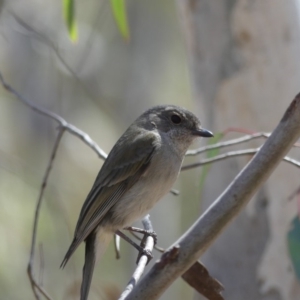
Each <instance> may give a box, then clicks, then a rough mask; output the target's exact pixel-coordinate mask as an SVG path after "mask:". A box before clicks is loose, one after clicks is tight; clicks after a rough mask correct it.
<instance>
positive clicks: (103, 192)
mask: <svg viewBox="0 0 300 300" xmlns="http://www.w3.org/2000/svg"><path fill="white" fill-rule="evenodd" d="M128 140H131V142H130V143H127V142H126V141H128ZM158 143H159V138H158V136H157V135H156V134H154V133H149V132H148V133H147V135H146V136H145V134H143V133H141V134H139V135H137V136H135V137H134V138H132V137H131V136H130V134H128V135H126V134H124V135H123V136H122V137H121V139H120V140H119V143H118V145H117V146H115V147H114V148H113V149H112V151H111V152H110V154H109V156H108V157H107V159H106V161H105V162H104V164H103V166H102V168H101V170H100V172H99V174H98V176H97V178H96V181H95V183H94V185H93V187H92V189H91V191H90V193H89V194H88V196H87V198H86V200H85V202H84V204H83V207H82V209H81V212H80V216H79V219H78V222H77V226H76V229H75V235H74V239H73V242H72V244H71V246H70V248H69V250H68V251H67V253H66V256H65V258H64V260H63V262H62V264H61V266H62V267H64V266H65V264H66V263H67V261H68V260H69V258H70V257H71V255H72V254H73V252H74V251H75V250H76V248H77V247H78V246H79V244H80V243H81V242H82V241H84V240H85V239H86V238H87V236H88V235H89V234H90V233H91V232H92V231H93V230H94V229H95V228H96V227H97V226H98V225H99V223H100V221H101V220H102V218H103V217H104V216H105V215H106V213H107V212H108V211H109V209H110V208H111V207H112V206H113V205H114V204H115V203H117V202H118V201H119V200H120V198H121V197H122V195H123V194H124V193H125V192H126V191H128V190H129V189H130V188H131V187H132V186H133V185H134V183H135V182H136V181H137V180H138V179H139V177H140V176H141V175H142V174H143V173H144V172H145V171H146V169H147V168H148V166H149V164H150V162H151V158H152V156H153V153H154V150H155V148H156V147H157V145H158Z"/></svg>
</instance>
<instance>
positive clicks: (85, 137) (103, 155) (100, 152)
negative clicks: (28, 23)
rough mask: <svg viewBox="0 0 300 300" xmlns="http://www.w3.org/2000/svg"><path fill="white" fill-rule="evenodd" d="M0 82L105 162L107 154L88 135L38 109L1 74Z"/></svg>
mask: <svg viewBox="0 0 300 300" xmlns="http://www.w3.org/2000/svg"><path fill="white" fill-rule="evenodd" d="M0 82H1V83H2V85H3V87H4V88H5V89H6V90H7V91H8V92H10V93H11V94H12V95H14V96H15V97H16V98H17V99H18V100H20V101H21V102H23V103H24V104H26V105H27V106H28V107H30V108H31V109H32V110H33V111H35V112H37V113H39V114H41V115H43V116H46V117H48V118H50V119H52V120H54V121H55V122H57V123H58V124H59V126H60V127H62V128H65V130H66V131H68V132H70V133H71V134H73V135H75V136H77V137H78V138H79V139H80V140H82V141H83V142H84V143H85V144H86V145H88V146H89V147H90V148H92V149H93V150H94V151H95V152H96V153H97V155H98V156H99V157H100V158H101V159H103V160H105V159H106V157H107V154H106V153H105V152H104V151H103V150H102V149H101V148H100V147H99V146H98V145H97V144H96V143H95V142H94V141H93V140H92V139H91V138H90V136H89V135H88V134H86V133H85V132H83V131H82V130H80V129H79V128H77V127H76V126H74V125H72V124H70V123H68V122H67V121H66V120H65V119H64V118H62V117H61V116H59V115H58V114H56V113H53V112H51V111H48V110H47V109H45V108H42V107H39V106H38V105H36V104H34V103H32V102H31V101H30V100H28V99H27V98H25V97H23V96H22V95H21V94H20V93H18V92H17V91H16V90H15V89H14V88H12V87H11V86H10V85H9V84H8V83H7V82H6V81H5V80H4V78H3V76H2V73H1V72H0Z"/></svg>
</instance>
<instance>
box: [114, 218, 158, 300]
mask: <svg viewBox="0 0 300 300" xmlns="http://www.w3.org/2000/svg"><path fill="white" fill-rule="evenodd" d="M142 222H143V226H144V228H145V230H148V231H153V227H152V224H151V221H150V216H149V215H147V216H146V217H145V218H144V219H143V221H142ZM153 247H154V238H153V237H152V236H148V237H147V239H146V246H145V250H148V251H151V252H152V250H153ZM147 262H148V257H147V255H142V256H141V257H140V259H139V262H138V264H137V267H136V269H135V271H134V273H133V275H132V277H131V279H130V281H129V282H128V284H127V286H126V288H125V290H124V292H123V293H122V294H121V296H120V298H119V300H125V299H126V297H127V296H128V295H129V294H130V293H131V291H132V290H133V288H134V287H135V286H136V284H137V283H138V281H139V280H140V278H141V276H142V275H143V273H144V270H145V267H146V265H147ZM143 299H145V298H143Z"/></svg>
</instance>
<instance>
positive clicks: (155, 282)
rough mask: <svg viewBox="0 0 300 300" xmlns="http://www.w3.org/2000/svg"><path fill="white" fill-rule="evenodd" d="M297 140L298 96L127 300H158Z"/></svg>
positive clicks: (244, 203)
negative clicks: (249, 158)
mask: <svg viewBox="0 0 300 300" xmlns="http://www.w3.org/2000/svg"><path fill="white" fill-rule="evenodd" d="M299 136H300V94H298V95H297V96H296V98H295V99H294V100H293V101H292V103H291V104H290V106H289V108H288V109H287V111H286V112H285V114H284V116H283V118H282V119H281V121H280V123H279V124H278V126H277V127H276V129H275V130H274V131H273V133H272V134H271V136H270V137H269V138H268V139H267V140H266V142H265V144H264V145H263V146H262V147H261V148H260V150H259V151H258V152H257V153H256V155H255V156H254V157H253V159H252V160H251V161H250V162H249V163H248V164H247V165H246V167H245V168H244V169H243V170H242V171H241V172H240V173H239V174H238V175H237V176H236V178H235V179H234V180H233V181H232V183H231V184H230V185H229V186H228V187H227V189H226V190H225V191H224V192H223V193H222V194H221V195H220V196H219V198H218V199H216V200H215V202H214V203H213V204H212V205H211V206H210V207H209V208H208V209H207V210H206V212H204V214H203V215H202V216H201V217H200V218H199V219H198V220H197V221H196V222H195V223H194V225H193V226H192V227H191V228H190V229H189V230H188V231H187V232H186V233H185V234H184V235H183V236H182V237H181V238H180V239H179V240H178V241H177V242H176V243H174V244H173V245H172V246H171V247H169V249H168V252H167V253H165V254H163V255H162V257H161V259H160V260H159V261H158V262H156V264H155V265H154V266H153V267H152V268H151V270H150V271H149V272H148V273H147V274H146V275H145V277H143V278H142V280H141V281H140V282H139V283H138V284H137V286H136V288H135V289H134V290H133V291H132V292H131V293H130V294H129V295H128V297H127V298H126V300H132V299H158V298H159V297H160V296H161V295H162V293H163V292H164V291H165V290H166V289H167V288H168V287H169V286H170V285H171V284H172V283H173V281H174V280H175V279H176V278H177V277H179V276H180V275H182V274H183V273H184V272H185V271H186V270H187V269H188V268H190V267H191V265H193V263H194V262H195V261H196V260H197V259H198V258H199V257H200V256H201V255H202V254H203V253H204V252H205V250H206V249H207V248H208V247H209V246H210V245H211V243H212V242H213V241H214V240H215V239H216V238H217V237H218V235H219V234H220V233H221V232H222V231H223V230H224V229H225V227H226V225H228V223H229V222H230V221H231V220H232V219H233V218H234V217H235V216H236V215H237V214H238V213H239V212H240V211H241V209H242V208H243V207H244V206H245V205H246V204H247V203H248V201H249V200H250V199H251V197H252V196H253V195H254V193H255V192H256V191H257V189H258V188H259V187H260V186H261V185H262V184H263V183H264V182H265V181H266V180H267V179H268V177H269V176H270V174H271V173H272V172H273V170H274V169H275V168H276V166H277V165H278V164H279V162H280V161H281V160H282V158H283V157H284V156H285V154H286V153H287V152H288V151H289V149H290V148H291V147H292V146H293V144H294V143H295V142H296V140H297V139H298V138H299Z"/></svg>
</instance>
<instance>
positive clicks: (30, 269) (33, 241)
mask: <svg viewBox="0 0 300 300" xmlns="http://www.w3.org/2000/svg"><path fill="white" fill-rule="evenodd" d="M64 132H65V128H64V127H61V128H60V129H59V132H58V135H57V137H56V139H55V143H54V147H53V149H52V152H51V156H50V160H49V163H48V165H47V169H46V172H45V175H44V178H43V182H42V185H41V188H40V194H39V197H38V200H37V204H36V208H35V214H34V222H33V229H32V238H31V247H30V256H29V262H28V266H27V273H28V277H29V280H30V283H31V287H32V290H33V292H34V294H35V297H36V299H39V297H37V293H36V290H35V289H36V288H37V289H38V290H39V291H40V292H41V293H42V294H43V295H44V297H45V298H46V299H48V300H51V297H50V296H49V295H48V294H47V292H46V291H45V290H44V289H43V288H42V287H41V286H40V285H39V284H38V283H37V282H36V280H35V279H34V274H33V260H34V252H35V244H36V233H37V225H38V220H39V215H40V210H41V204H42V200H43V195H44V192H45V188H46V186H47V181H48V178H49V174H50V172H51V169H52V166H53V161H54V159H55V155H56V153H57V149H58V146H59V143H60V141H61V138H62V136H63V134H64Z"/></svg>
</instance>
